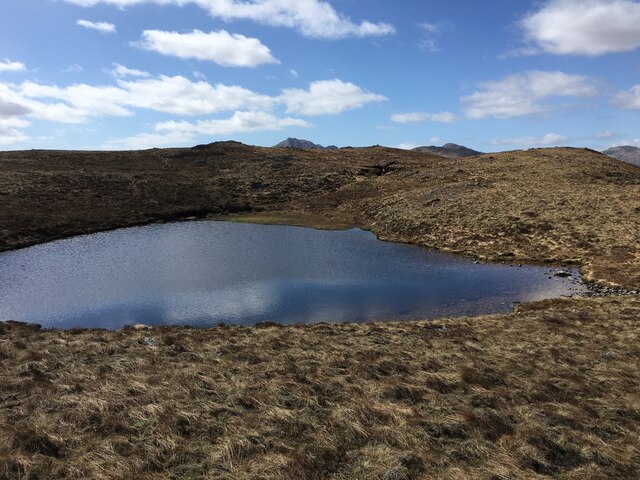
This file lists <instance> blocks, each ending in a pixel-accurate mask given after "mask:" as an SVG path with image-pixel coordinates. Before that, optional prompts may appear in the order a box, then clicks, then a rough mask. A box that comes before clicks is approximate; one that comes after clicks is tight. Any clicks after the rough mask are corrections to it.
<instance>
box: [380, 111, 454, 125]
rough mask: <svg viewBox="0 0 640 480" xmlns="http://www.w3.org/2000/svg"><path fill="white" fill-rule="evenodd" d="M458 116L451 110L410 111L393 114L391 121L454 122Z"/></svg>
mask: <svg viewBox="0 0 640 480" xmlns="http://www.w3.org/2000/svg"><path fill="white" fill-rule="evenodd" d="M456 120H457V117H456V116H455V115H454V114H453V113H451V112H440V113H426V112H409V113H396V114H394V115H391V121H392V122H396V123H422V122H441V123H452V122H455V121H456Z"/></svg>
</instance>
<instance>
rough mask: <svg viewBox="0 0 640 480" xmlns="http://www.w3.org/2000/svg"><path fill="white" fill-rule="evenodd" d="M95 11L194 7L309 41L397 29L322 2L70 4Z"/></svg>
mask: <svg viewBox="0 0 640 480" xmlns="http://www.w3.org/2000/svg"><path fill="white" fill-rule="evenodd" d="M66 1H67V2H68V3H73V4H75V5H80V6H83V7H91V6H94V5H98V4H109V5H114V6H117V7H129V6H134V5H141V4H145V3H155V4H159V5H177V6H184V5H187V4H194V5H197V6H199V7H200V8H202V9H204V10H206V11H207V12H208V13H209V14H210V15H211V16H213V17H218V18H222V19H223V20H227V21H228V20H251V21H254V22H257V23H261V24H266V25H272V26H276V27H287V28H294V29H296V30H298V31H299V32H300V33H302V34H303V35H305V36H307V37H312V38H328V39H337V38H344V37H368V36H381V35H391V34H394V33H395V29H394V27H393V26H392V25H390V24H388V23H372V22H369V21H366V20H365V21H362V22H360V23H354V22H353V21H352V20H351V19H350V18H349V17H348V16H346V15H344V14H341V13H339V12H336V10H335V9H334V8H333V7H332V6H331V5H330V4H329V3H327V2H325V1H321V0H253V1H250V2H247V1H243V0H66Z"/></svg>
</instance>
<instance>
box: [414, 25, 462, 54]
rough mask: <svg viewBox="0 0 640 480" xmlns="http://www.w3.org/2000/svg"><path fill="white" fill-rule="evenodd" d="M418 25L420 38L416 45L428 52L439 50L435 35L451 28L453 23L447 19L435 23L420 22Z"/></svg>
mask: <svg viewBox="0 0 640 480" xmlns="http://www.w3.org/2000/svg"><path fill="white" fill-rule="evenodd" d="M419 27H420V29H421V30H422V38H421V39H420V42H419V43H418V46H419V47H420V48H421V49H422V50H426V51H428V52H439V51H440V47H439V46H438V39H437V37H438V36H439V35H440V34H442V33H443V32H446V31H448V30H451V29H453V23H451V22H450V21H448V20H444V21H441V22H437V23H429V22H425V23H421V24H420V25H419Z"/></svg>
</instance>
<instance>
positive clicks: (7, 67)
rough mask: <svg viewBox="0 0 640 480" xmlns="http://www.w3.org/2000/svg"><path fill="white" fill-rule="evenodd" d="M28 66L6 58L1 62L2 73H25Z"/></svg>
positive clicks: (0, 69)
mask: <svg viewBox="0 0 640 480" xmlns="http://www.w3.org/2000/svg"><path fill="white" fill-rule="evenodd" d="M26 69H27V66H26V65H25V64H24V63H22V62H12V61H10V60H9V59H7V58H5V59H4V60H3V61H1V62H0V73H2V72H23V71H25V70H26Z"/></svg>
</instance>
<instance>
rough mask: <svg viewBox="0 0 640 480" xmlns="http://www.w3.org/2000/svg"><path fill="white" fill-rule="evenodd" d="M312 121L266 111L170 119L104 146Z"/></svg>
mask: <svg viewBox="0 0 640 480" xmlns="http://www.w3.org/2000/svg"><path fill="white" fill-rule="evenodd" d="M310 126H311V124H310V123H309V122H307V121H305V120H301V119H297V118H290V117H287V118H278V117H276V116H275V115H273V114H271V113H267V112H250V111H244V112H236V113H234V115H233V116H232V117H230V118H226V119H209V120H200V121H198V122H195V123H192V122H187V121H184V120H182V121H179V122H176V121H169V122H160V123H158V124H156V126H155V131H154V132H153V133H143V134H140V135H135V136H132V137H128V138H124V139H121V140H114V141H111V142H109V143H108V144H106V147H107V148H131V149H142V148H150V147H154V146H158V145H169V144H173V145H175V144H181V143H190V142H192V141H193V140H194V139H195V138H196V137H198V136H200V135H205V136H215V135H231V134H236V133H247V132H262V131H276V130H282V129H285V128H289V127H303V128H308V127H310Z"/></svg>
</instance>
